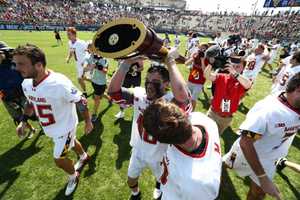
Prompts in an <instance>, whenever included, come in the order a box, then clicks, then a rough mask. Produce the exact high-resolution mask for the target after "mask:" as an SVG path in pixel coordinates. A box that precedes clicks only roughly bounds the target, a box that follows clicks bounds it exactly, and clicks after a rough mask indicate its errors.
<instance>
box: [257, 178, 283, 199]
mask: <svg viewBox="0 0 300 200" xmlns="http://www.w3.org/2000/svg"><path fill="white" fill-rule="evenodd" d="M259 182H260V185H261V189H262V190H263V191H264V192H265V193H266V194H269V195H270V196H272V197H274V198H276V199H277V200H280V199H281V197H280V192H279V190H278V188H277V187H276V185H275V184H274V183H273V182H272V181H271V180H270V179H269V177H268V176H264V177H262V178H260V179H259Z"/></svg>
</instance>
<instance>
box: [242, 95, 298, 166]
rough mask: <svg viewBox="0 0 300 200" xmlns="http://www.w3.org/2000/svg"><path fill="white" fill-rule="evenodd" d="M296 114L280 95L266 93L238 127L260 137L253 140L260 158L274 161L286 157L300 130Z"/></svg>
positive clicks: (296, 111)
mask: <svg viewBox="0 0 300 200" xmlns="http://www.w3.org/2000/svg"><path fill="white" fill-rule="evenodd" d="M299 115H300V112H299V110H296V109H294V108H292V107H291V106H290V105H289V104H288V103H287V102H286V101H285V100H283V98H281V97H277V96H268V97H266V98H265V99H263V100H261V101H259V102H257V103H256V104H255V105H254V107H253V108H252V109H251V110H250V111H249V112H248V114H247V117H246V120H245V121H244V122H243V123H242V124H241V126H240V129H241V130H248V131H251V132H254V133H257V134H260V135H261V136H262V137H261V139H259V140H257V141H256V142H255V143H254V147H255V150H256V152H257V155H258V157H259V160H273V159H274V160H276V159H278V158H280V157H285V156H287V154H288V149H289V147H290V146H291V144H292V141H293V139H294V137H295V136H296V134H297V132H298V131H299V129H300V119H299Z"/></svg>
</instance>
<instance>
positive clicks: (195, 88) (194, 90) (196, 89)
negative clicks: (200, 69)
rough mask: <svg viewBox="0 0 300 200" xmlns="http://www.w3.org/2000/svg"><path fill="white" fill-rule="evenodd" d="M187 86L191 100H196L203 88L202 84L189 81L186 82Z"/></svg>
mask: <svg viewBox="0 0 300 200" xmlns="http://www.w3.org/2000/svg"><path fill="white" fill-rule="evenodd" d="M187 85H188V88H189V90H190V92H191V95H192V100H195V101H196V100H197V98H198V96H199V94H200V93H201V92H202V88H203V85H202V84H195V83H191V82H188V84H187Z"/></svg>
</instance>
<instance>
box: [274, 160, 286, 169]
mask: <svg viewBox="0 0 300 200" xmlns="http://www.w3.org/2000/svg"><path fill="white" fill-rule="evenodd" d="M285 161H287V159H286V158H279V159H278V160H277V161H276V162H275V165H276V169H277V171H281V170H283V169H284V168H285V167H286V165H285Z"/></svg>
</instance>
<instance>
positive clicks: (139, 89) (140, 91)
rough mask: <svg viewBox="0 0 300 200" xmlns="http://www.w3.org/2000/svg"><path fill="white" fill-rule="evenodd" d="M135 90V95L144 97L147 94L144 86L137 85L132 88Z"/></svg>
mask: <svg viewBox="0 0 300 200" xmlns="http://www.w3.org/2000/svg"><path fill="white" fill-rule="evenodd" d="M132 90H133V95H134V96H135V97H142V96H146V89H145V88H142V87H135V88H133V89H132Z"/></svg>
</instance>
